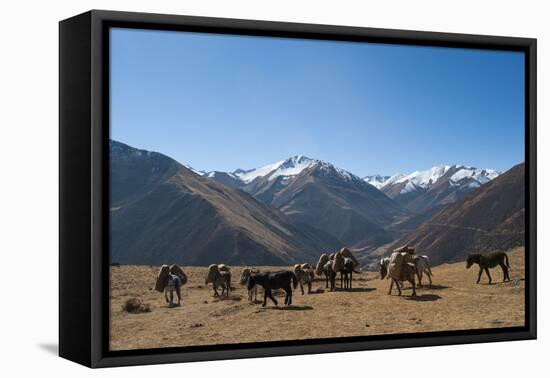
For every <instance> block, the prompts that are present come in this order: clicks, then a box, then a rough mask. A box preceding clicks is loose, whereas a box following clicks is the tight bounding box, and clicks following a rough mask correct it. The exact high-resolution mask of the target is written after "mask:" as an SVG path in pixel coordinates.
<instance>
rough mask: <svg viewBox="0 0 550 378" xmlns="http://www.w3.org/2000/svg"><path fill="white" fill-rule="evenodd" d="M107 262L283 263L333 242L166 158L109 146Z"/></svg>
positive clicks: (332, 245) (314, 253)
mask: <svg viewBox="0 0 550 378" xmlns="http://www.w3.org/2000/svg"><path fill="white" fill-rule="evenodd" d="M111 155H112V157H113V158H112V160H111V165H112V175H111V186H112V193H113V203H112V206H111V261H117V262H120V263H133V264H162V263H168V262H179V263H182V264H187V265H189V264H192V265H207V264H210V263H219V262H224V263H229V264H239V263H240V264H274V265H277V264H289V263H293V262H303V261H314V260H315V259H316V258H317V256H318V254H319V251H322V250H329V249H330V250H332V249H336V248H338V247H339V242H338V241H337V240H336V239H335V238H333V237H331V236H329V235H326V234H325V233H322V232H320V231H318V230H315V229H312V228H310V227H307V226H304V227H297V226H295V225H292V224H290V223H289V222H288V220H287V219H286V217H285V216H284V215H283V214H282V213H280V212H279V211H277V210H275V209H272V208H270V207H269V206H267V205H265V204H262V203H260V202H259V201H257V200H255V199H254V198H253V197H251V196H250V195H249V194H247V193H244V192H242V191H240V190H238V189H233V188H230V187H227V186H224V185H221V184H218V183H216V182H214V181H213V180H210V179H208V178H205V177H202V176H200V175H198V174H196V173H194V172H193V171H191V170H190V169H188V168H186V167H184V166H183V165H181V164H179V163H177V162H176V161H174V160H172V159H170V158H169V157H167V156H164V155H162V154H157V153H151V152H148V151H142V150H137V149H134V148H132V147H129V146H126V145H124V144H121V143H117V142H112V143H111Z"/></svg>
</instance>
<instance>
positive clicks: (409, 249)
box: [394, 244, 416, 255]
mask: <svg viewBox="0 0 550 378" xmlns="http://www.w3.org/2000/svg"><path fill="white" fill-rule="evenodd" d="M394 252H405V253H408V254H409V255H414V254H415V253H416V249H415V248H413V247H409V245H408V244H405V245H403V246H401V247H399V248H397V249H395V250H394Z"/></svg>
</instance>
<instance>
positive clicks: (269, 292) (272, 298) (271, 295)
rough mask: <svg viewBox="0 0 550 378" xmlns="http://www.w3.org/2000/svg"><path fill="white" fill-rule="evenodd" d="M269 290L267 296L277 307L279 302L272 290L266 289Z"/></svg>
mask: <svg viewBox="0 0 550 378" xmlns="http://www.w3.org/2000/svg"><path fill="white" fill-rule="evenodd" d="M266 290H267V296H268V297H269V298H270V299H271V300H272V301H273V303H275V306H277V305H278V304H279V303H277V300H276V299H275V298H274V297H273V294H272V293H271V289H266Z"/></svg>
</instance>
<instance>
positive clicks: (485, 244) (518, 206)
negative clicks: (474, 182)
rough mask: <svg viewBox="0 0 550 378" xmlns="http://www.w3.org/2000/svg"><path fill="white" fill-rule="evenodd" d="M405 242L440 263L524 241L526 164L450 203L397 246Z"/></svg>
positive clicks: (523, 242) (505, 247)
mask: <svg viewBox="0 0 550 378" xmlns="http://www.w3.org/2000/svg"><path fill="white" fill-rule="evenodd" d="M405 243H408V244H410V245H412V246H415V247H416V248H417V249H418V252H419V253H422V254H427V255H429V256H430V257H431V259H432V261H433V263H436V264H437V263H442V262H452V261H458V260H462V259H464V257H465V256H466V255H467V254H468V253H473V252H488V251H493V250H506V249H509V248H512V247H514V246H520V245H524V244H525V165H524V164H519V165H517V166H515V167H513V168H512V169H510V170H509V171H507V172H506V173H504V174H502V175H501V176H499V177H497V178H495V179H494V180H492V181H490V182H488V183H487V184H485V185H483V186H481V187H480V188H478V189H476V190H475V191H473V192H472V193H471V194H470V195H467V196H466V197H465V198H464V199H462V200H461V201H459V202H456V203H454V204H451V205H450V206H448V207H446V208H445V209H443V210H442V211H440V212H439V213H437V214H436V215H435V216H433V217H432V218H430V219H429V220H427V221H426V222H424V223H423V224H422V225H421V226H420V227H419V228H418V229H417V230H416V231H414V232H412V233H411V234H409V235H407V236H405V237H403V238H402V239H400V240H399V241H397V242H396V243H395V244H394V246H396V245H401V244H405Z"/></svg>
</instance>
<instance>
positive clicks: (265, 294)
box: [262, 288, 267, 307]
mask: <svg viewBox="0 0 550 378" xmlns="http://www.w3.org/2000/svg"><path fill="white" fill-rule="evenodd" d="M266 304H267V289H266V288H264V303H262V307H265V305H266Z"/></svg>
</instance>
